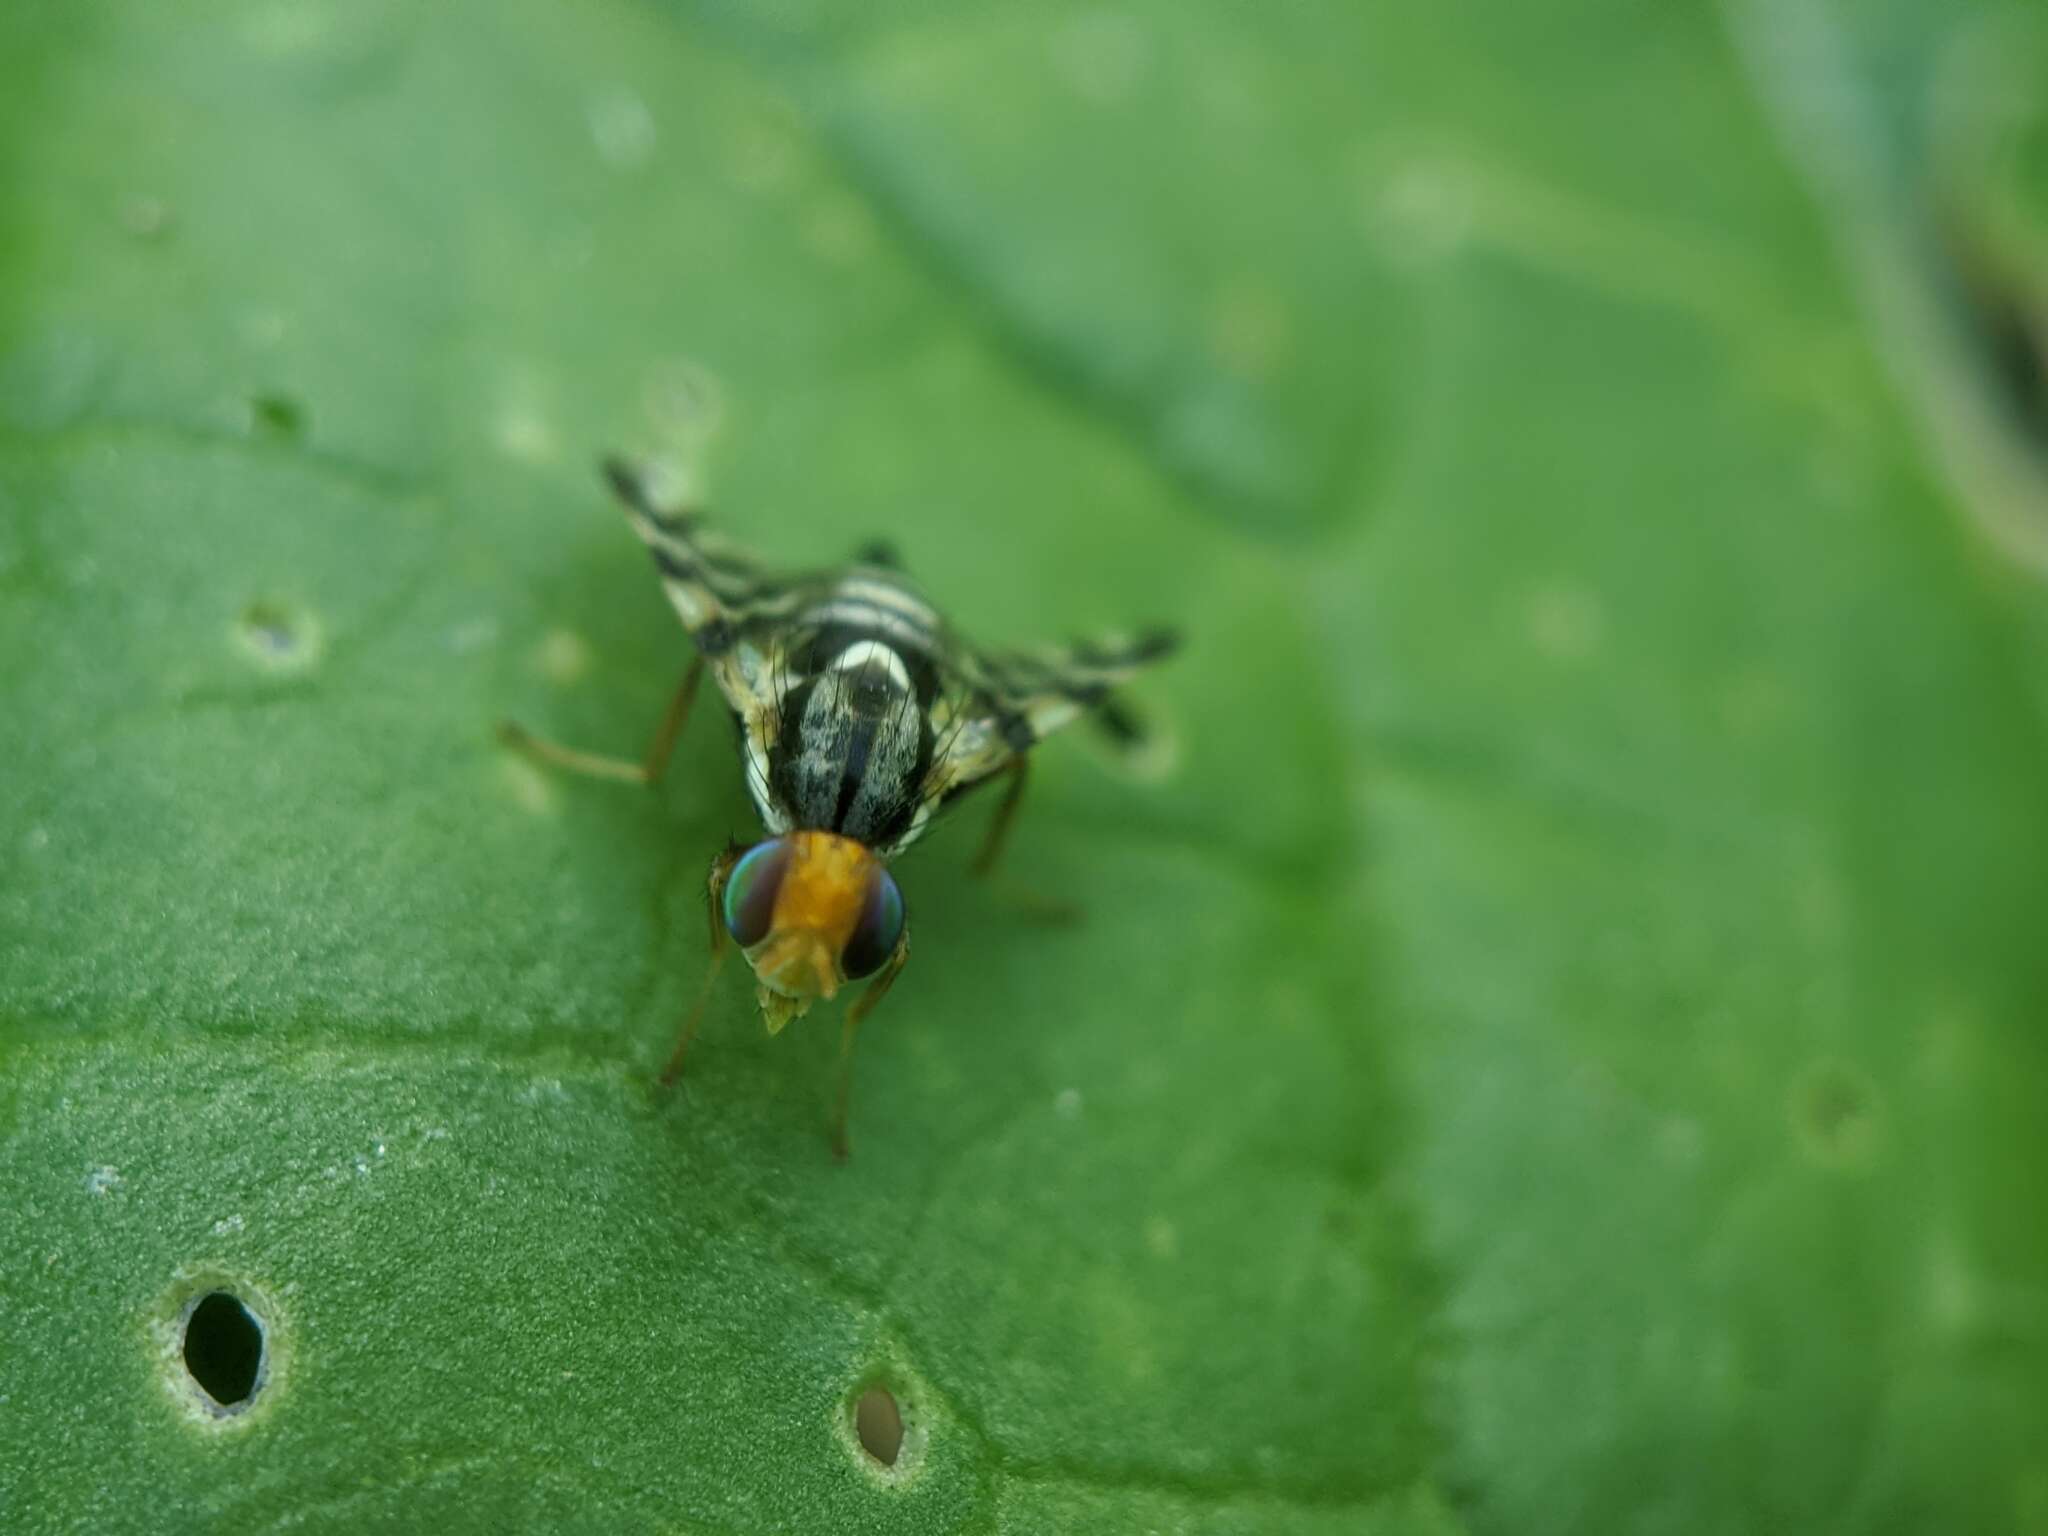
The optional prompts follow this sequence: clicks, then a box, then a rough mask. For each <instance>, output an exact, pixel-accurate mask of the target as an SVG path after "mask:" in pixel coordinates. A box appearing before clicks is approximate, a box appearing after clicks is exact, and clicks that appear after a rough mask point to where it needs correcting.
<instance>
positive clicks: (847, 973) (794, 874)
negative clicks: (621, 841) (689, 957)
mask: <svg viewBox="0 0 2048 1536" xmlns="http://www.w3.org/2000/svg"><path fill="white" fill-rule="evenodd" d="M724 908H725V911H724V917H725V925H726V928H727V929H728V930H729V931H730V932H731V934H732V936H733V938H734V939H735V940H736V941H737V942H738V943H739V945H740V947H741V948H742V949H743V950H744V951H745V952H746V956H747V963H748V964H749V965H751V966H752V967H753V968H754V974H755V975H756V976H758V977H759V978H760V979H761V985H762V988H763V991H764V996H763V998H762V1003H763V1008H764V1012H766V1014H767V1016H768V1021H769V1028H770V1029H771V1030H774V1029H778V1028H780V1027H781V1025H782V1024H783V1023H786V1022H787V1021H788V1020H789V1019H790V1018H793V1017H795V1016H796V1015H797V1014H800V1013H802V1012H803V1010H804V1008H805V1007H807V1006H808V1005H809V1004H810V1003H811V1001H812V1000H813V999H816V998H821V997H822V998H829V997H831V996H832V995H833V994H834V993H836V992H837V991H838V990H839V988H840V987H841V986H842V985H844V984H845V983H846V982H847V981H850V980H854V979H857V978H859V977H862V976H866V975H869V974H871V973H873V972H874V971H875V970H877V969H879V968H880V966H881V965H882V963H883V962H884V961H885V960H887V959H888V957H889V954H890V952H891V951H892V950H893V949H894V948H895V946H896V941H897V939H898V938H899V937H900V935H901V934H902V931H903V898H902V896H901V895H900V894H898V892H897V890H896V882H895V881H894V880H893V879H891V878H890V876H889V872H888V871H887V870H886V869H884V868H883V867H882V861H881V860H880V859H878V858H876V857H875V855H874V854H873V853H872V852H871V851H870V850H869V849H868V848H867V847H865V846H864V845H863V844H860V843H857V842H855V841H854V840H853V839H851V838H847V837H840V836H838V835H837V834H836V833H832V832H792V833H790V834H789V835H787V836H786V837H778V838H772V839H770V840H769V841H767V842H765V843H759V844H756V845H755V846H754V847H753V848H750V849H749V850H747V852H746V853H745V854H744V855H743V856H742V857H741V858H740V860H739V862H738V863H737V864H735V865H734V866H733V868H732V872H731V874H730V876H729V877H728V878H727V882H726V887H725V895H724ZM769 993H772V994H774V998H773V999H771V998H770V997H769V996H767V995H766V994H769ZM784 1000H787V1001H784ZM792 1005H793V1006H792Z"/></svg>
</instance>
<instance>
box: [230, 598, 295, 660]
mask: <svg viewBox="0 0 2048 1536" xmlns="http://www.w3.org/2000/svg"><path fill="white" fill-rule="evenodd" d="M242 633H243V634H245V635H247V636H248V637H249V643H250V644H251V645H253V646H254V647H255V648H256V649H257V650H259V651H262V652H264V653H266V654H267V655H271V656H289V655H291V653H292V652H293V651H295V650H297V649H298V648H299V637H298V635H297V634H295V633H294V632H293V630H292V619H291V615H290V614H288V613H286V612H285V611H284V610H283V609H281V608H273V607H271V606H270V605H269V604H268V603H252V604H250V606H249V610H248V612H246V613H244V614H243V615H242Z"/></svg>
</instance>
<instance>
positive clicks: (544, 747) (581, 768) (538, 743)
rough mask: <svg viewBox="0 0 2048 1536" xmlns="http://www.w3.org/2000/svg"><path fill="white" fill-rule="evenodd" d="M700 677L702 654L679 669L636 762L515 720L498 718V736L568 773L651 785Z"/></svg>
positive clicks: (672, 748) (671, 746)
mask: <svg viewBox="0 0 2048 1536" xmlns="http://www.w3.org/2000/svg"><path fill="white" fill-rule="evenodd" d="M703 677H704V658H703V657H702V656H697V657H695V658H693V659H692V660H691V662H690V667H689V670H688V671H686V672H685V673H683V680H682V681H681V682H680V683H678V684H676V691H675V693H674V694H672V695H671V696H670V698H669V701H668V708H667V709H666V710H664V711H663V712H662V716H661V724H660V725H658V726H656V727H655V730H654V740H653V741H652V742H650V743H649V744H648V747H647V755H646V756H645V757H644V758H642V759H641V760H640V761H639V762H637V763H635V762H629V761H627V760H626V759H625V758H622V757H605V756H603V755H601V754H599V753H596V752H582V751H578V750H577V749H576V748H574V747H565V746H563V745H561V744H560V743H559V742H553V741H549V740H548V739H547V738H546V737H544V736H536V735H534V734H533V732H531V731H529V730H528V729H527V728H526V727H525V726H523V725H521V724H520V723H519V722H518V721H516V720H501V721H499V722H498V739H499V740H500V741H502V742H504V743H505V745H506V746H508V747H512V748H514V749H515V750H517V751H520V752H524V753H525V754H526V755H527V756H528V757H530V758H533V759H534V760H535V761H536V762H542V763H549V764H552V765H553V766H554V767H557V768H566V769H568V770H569V771H570V772H572V773H583V774H588V775H590V776H591V777H592V778H599V779H616V780H618V781H620V782H621V783H625V784H646V785H653V784H655V783H656V782H658V781H659V780H660V778H661V775H662V772H663V771H664V770H665V769H666V768H667V767H668V760H669V757H670V755H671V754H672V753H673V752H674V751H675V746H676V737H677V736H679V735H681V734H682V729H683V722H684V721H685V720H687V719H688V718H689V716H690V705H691V704H692V703H693V702H694V701H695V700H696V697H697V684H698V683H699V682H701V681H702V680H703Z"/></svg>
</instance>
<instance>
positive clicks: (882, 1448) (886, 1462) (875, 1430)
mask: <svg viewBox="0 0 2048 1536" xmlns="http://www.w3.org/2000/svg"><path fill="white" fill-rule="evenodd" d="M853 1432H854V1433H855V1434H856V1435H857V1436H859V1437H860V1448H861V1449H862V1450H864V1451H866V1452H867V1453H868V1455H870V1456H872V1457H873V1458H874V1459H875V1460H876V1461H878V1462H880V1463H881V1464H882V1465H883V1466H885V1467H893V1466H895V1465H896V1458H897V1457H899V1456H901V1455H902V1454H903V1413H902V1410H900V1409H899V1408H898V1407H897V1406H896V1397H895V1394H893V1393H892V1392H890V1390H889V1389H888V1388H887V1387H882V1386H874V1387H869V1388H868V1389H867V1391H865V1392H863V1393H861V1395H860V1398H859V1400H858V1401H856V1402H855V1403H854V1405H853Z"/></svg>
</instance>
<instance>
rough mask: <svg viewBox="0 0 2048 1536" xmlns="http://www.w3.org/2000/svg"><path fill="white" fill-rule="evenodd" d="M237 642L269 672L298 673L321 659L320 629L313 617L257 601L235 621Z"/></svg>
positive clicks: (245, 652) (270, 603) (273, 603)
mask: <svg viewBox="0 0 2048 1536" xmlns="http://www.w3.org/2000/svg"><path fill="white" fill-rule="evenodd" d="M235 642H236V644H237V645H238V646H240V648H241V650H242V652H243V654H245V655H246V656H248V657H249V658H251V659H252V660H254V661H255V662H256V664H257V665H258V666H260V667H263V668H264V669H265V670H267V671H272V672H299V671H303V670H305V669H306V668H307V667H310V666H311V665H312V664H313V662H314V661H315V660H317V659H318V656H319V652H320V626H319V625H318V624H317V623H316V622H315V621H314V619H313V617H312V615H311V614H308V613H305V612H302V611H300V610H298V609H294V608H291V607H288V606H286V605H285V604H283V603H275V602H268V601H265V600H262V599H258V600H257V601H256V602H253V603H251V604H250V605H249V606H248V607H246V608H244V609H243V610H242V615H241V617H240V618H239V619H237V620H236V621H235Z"/></svg>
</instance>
